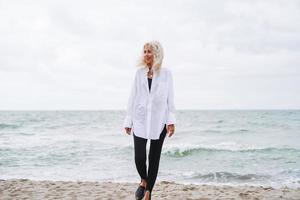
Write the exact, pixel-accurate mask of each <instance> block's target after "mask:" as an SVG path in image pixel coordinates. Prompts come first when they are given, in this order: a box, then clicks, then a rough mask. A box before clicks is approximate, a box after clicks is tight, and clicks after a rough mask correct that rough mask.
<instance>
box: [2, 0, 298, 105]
mask: <svg viewBox="0 0 300 200" xmlns="http://www.w3.org/2000/svg"><path fill="white" fill-rule="evenodd" d="M0 25H1V26H0V95H1V96H0V110H100V109H105V110H108V109H109V110H110V109H121V110H125V109H126V106H127V101H128V97H129V94H130V89H131V85H132V83H133V78H134V74H135V71H136V70H137V69H138V67H137V61H138V58H139V56H140V55H141V52H142V48H143V45H144V43H145V42H147V41H152V40H158V41H160V43H161V44H162V46H163V48H164V54H165V57H164V61H163V66H162V67H166V68H169V69H170V70H171V71H172V73H173V79H174V95H175V96H174V98H175V99H174V101H175V107H176V109H177V110H181V109H300V1H296V0H289V1H286V0H265V1H261V0H243V1H240V0H226V1H221V0H210V1H204V0H203V1H201V0H181V1H178V0H172V1H171V0H152V1H143V0H130V1H129V0H119V1H117V0H110V1H101V0H86V1H76V0H72V1H71V0H64V1H61V0H59V1H58V0H44V1H39V0H35V1H34V0H28V1H21V0H20V1H17V0H0Z"/></svg>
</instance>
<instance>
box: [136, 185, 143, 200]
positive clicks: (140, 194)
mask: <svg viewBox="0 0 300 200" xmlns="http://www.w3.org/2000/svg"><path fill="white" fill-rule="evenodd" d="M145 189H146V188H145V187H144V186H141V185H139V187H138V188H137V190H136V191H135V199H136V200H142V199H143V198H144V196H145Z"/></svg>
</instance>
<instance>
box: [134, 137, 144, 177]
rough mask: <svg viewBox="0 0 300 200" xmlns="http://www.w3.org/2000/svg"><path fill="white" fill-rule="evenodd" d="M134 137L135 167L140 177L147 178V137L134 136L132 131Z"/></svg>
mask: <svg viewBox="0 0 300 200" xmlns="http://www.w3.org/2000/svg"><path fill="white" fill-rule="evenodd" d="M133 139H134V159H135V165H136V169H137V171H138V173H139V175H140V177H141V179H145V180H147V166H146V145H147V139H145V138H141V137H138V136H136V135H135V134H134V133H133Z"/></svg>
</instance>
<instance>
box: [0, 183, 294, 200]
mask: <svg viewBox="0 0 300 200" xmlns="http://www.w3.org/2000/svg"><path fill="white" fill-rule="evenodd" d="M137 186H138V183H128V182H88V181H33V180H29V179H9V180H1V181H0V199H1V200H6V199H7V200H8V199H39V200H40V199H45V200H46V199H91V200H92V199H93V200H95V199H99V200H100V199H101V200H102V199H103V200H104V199H122V200H132V199H134V192H135V190H136V188H137ZM152 193H153V194H152V199H153V200H154V199H159V200H173V199H181V200H184V199H190V200H192V199H195V200H196V199H197V200H209V199H257V200H258V199H270V200H276V199H288V200H296V199H300V188H288V187H282V188H273V187H263V186H227V185H222V186H217V185H206V184H203V185H195V184H178V183H176V182H173V181H171V182H169V181H160V182H157V183H156V185H155V187H154V189H153V191H152Z"/></svg>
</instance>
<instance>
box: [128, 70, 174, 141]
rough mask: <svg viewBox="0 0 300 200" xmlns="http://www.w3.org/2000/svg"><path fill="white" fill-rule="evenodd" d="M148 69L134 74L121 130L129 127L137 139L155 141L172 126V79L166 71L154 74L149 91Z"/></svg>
mask: <svg viewBox="0 0 300 200" xmlns="http://www.w3.org/2000/svg"><path fill="white" fill-rule="evenodd" d="M148 70H149V69H148V68H147V67H143V68H140V69H138V70H137V71H136V74H135V79H134V83H133V86H132V89H131V93H130V97H129V100H128V105H127V112H126V117H125V120H124V123H123V127H124V128H125V127H129V128H132V129H131V131H132V132H134V134H135V135H136V136H139V137H142V138H145V139H152V140H157V139H159V136H160V133H161V132H162V130H163V128H164V125H165V124H167V125H169V124H175V123H176V118H175V105H174V88H173V76H172V73H171V71H170V70H169V69H167V68H163V67H162V68H161V69H160V73H159V74H157V73H154V74H153V78H152V84H151V90H150V91H149V87H148V78H147V72H148Z"/></svg>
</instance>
